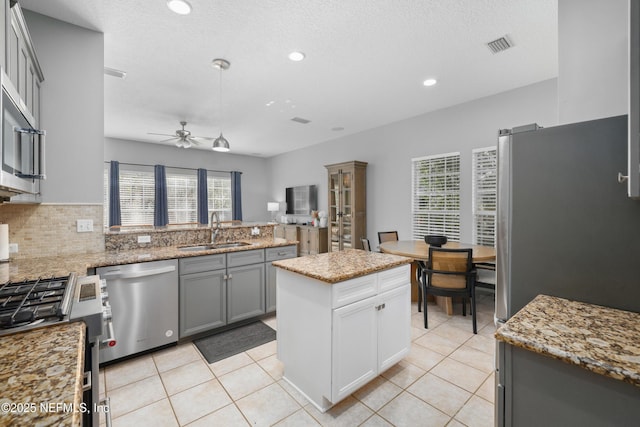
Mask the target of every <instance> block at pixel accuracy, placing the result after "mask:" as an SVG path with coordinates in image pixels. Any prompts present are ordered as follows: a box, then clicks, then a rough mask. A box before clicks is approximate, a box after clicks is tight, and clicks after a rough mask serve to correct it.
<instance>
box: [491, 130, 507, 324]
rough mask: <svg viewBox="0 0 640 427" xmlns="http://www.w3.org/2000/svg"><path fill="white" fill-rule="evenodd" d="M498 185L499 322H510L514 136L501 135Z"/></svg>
mask: <svg viewBox="0 0 640 427" xmlns="http://www.w3.org/2000/svg"><path fill="white" fill-rule="evenodd" d="M497 159H498V177H497V179H498V182H497V218H496V221H497V223H496V228H497V234H496V313H495V316H496V318H498V319H501V320H503V321H504V320H506V319H508V318H509V311H508V310H509V302H508V301H509V299H508V293H509V291H510V287H511V284H510V282H509V279H510V276H509V266H510V265H511V260H510V259H509V253H510V249H509V246H510V244H509V243H510V236H509V230H510V228H511V198H510V194H511V133H509V132H506V131H504V130H502V131H500V134H499V137H498V149H497Z"/></svg>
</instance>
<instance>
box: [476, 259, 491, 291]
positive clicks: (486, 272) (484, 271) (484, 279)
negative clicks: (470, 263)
mask: <svg viewBox="0 0 640 427" xmlns="http://www.w3.org/2000/svg"><path fill="white" fill-rule="evenodd" d="M474 267H475V269H476V273H477V274H476V288H483V289H490V290H493V291H495V290H496V264H495V262H476V263H475V264H474Z"/></svg>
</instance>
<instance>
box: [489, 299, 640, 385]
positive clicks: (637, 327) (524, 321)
mask: <svg viewBox="0 0 640 427" xmlns="http://www.w3.org/2000/svg"><path fill="white" fill-rule="evenodd" d="M496 338H497V339H498V340H500V341H504V342H507V343H509V344H512V345H514V346H516V347H521V348H524V349H527V350H530V351H534V352H536V353H539V354H542V355H546V356H551V357H554V358H556V359H560V360H562V361H564V362H567V363H571V364H573V365H578V366H580V367H583V368H585V369H588V370H590V371H592V372H595V373H597V374H601V375H605V376H608V377H611V378H615V379H617V380H621V381H625V382H627V383H630V384H634V385H636V386H640V313H633V312H630V311H623V310H617V309H613V308H607V307H602V306H598V305H593V304H587V303H583V302H576V301H570V300H566V299H563V298H557V297H551V296H547V295H538V296H537V297H536V298H535V299H534V300H533V301H531V302H530V303H529V304H527V305H526V306H525V307H524V308H523V309H522V310H520V311H519V312H518V313H516V314H515V315H514V316H513V317H512V318H511V319H509V320H508V321H507V323H505V324H504V325H503V326H502V327H500V328H499V329H498V331H497V332H496Z"/></svg>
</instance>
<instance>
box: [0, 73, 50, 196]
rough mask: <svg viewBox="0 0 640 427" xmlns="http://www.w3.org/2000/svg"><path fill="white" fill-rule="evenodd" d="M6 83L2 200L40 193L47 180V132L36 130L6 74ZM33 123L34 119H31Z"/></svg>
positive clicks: (3, 77) (0, 181)
mask: <svg viewBox="0 0 640 427" xmlns="http://www.w3.org/2000/svg"><path fill="white" fill-rule="evenodd" d="M0 80H2V100H1V103H2V104H1V106H0V110H1V111H2V135H1V137H0V138H1V140H0V153H1V155H2V162H1V168H0V199H2V200H3V201H7V200H8V199H9V198H10V197H13V196H16V195H19V194H36V193H38V192H39V188H40V185H39V180H42V179H45V178H46V175H45V156H44V143H45V135H46V132H45V131H43V130H39V129H36V128H34V127H33V126H32V123H31V122H30V120H29V119H27V117H31V115H30V114H29V113H28V111H26V108H21V105H20V97H19V96H18V92H17V91H16V90H15V88H14V87H13V84H12V83H11V82H10V81H9V78H8V76H7V75H6V74H5V73H4V71H2V72H0ZM31 121H33V119H31Z"/></svg>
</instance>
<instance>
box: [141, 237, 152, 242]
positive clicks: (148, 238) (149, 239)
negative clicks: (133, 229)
mask: <svg viewBox="0 0 640 427" xmlns="http://www.w3.org/2000/svg"><path fill="white" fill-rule="evenodd" d="M138 243H151V236H138Z"/></svg>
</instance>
